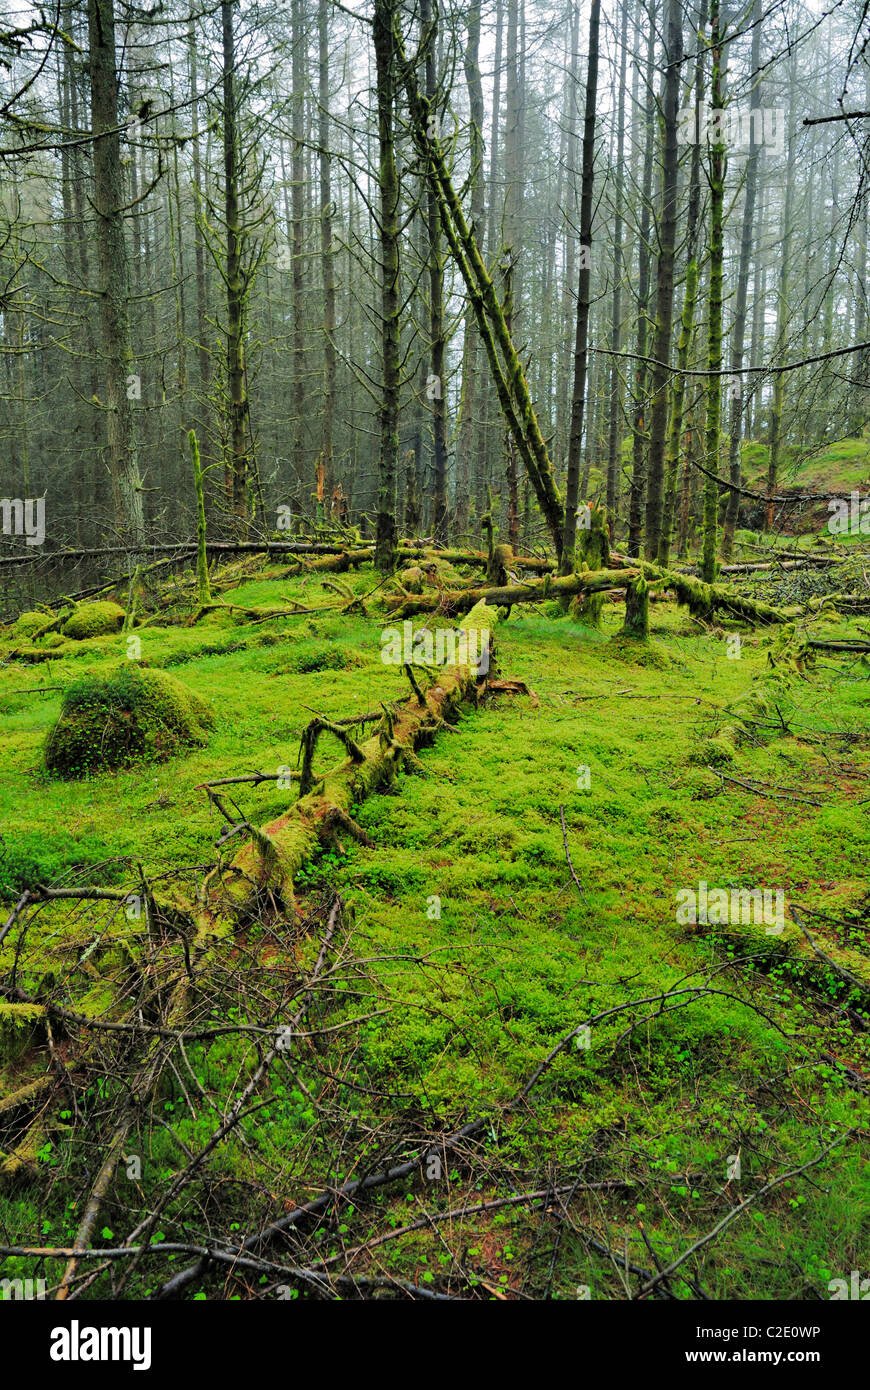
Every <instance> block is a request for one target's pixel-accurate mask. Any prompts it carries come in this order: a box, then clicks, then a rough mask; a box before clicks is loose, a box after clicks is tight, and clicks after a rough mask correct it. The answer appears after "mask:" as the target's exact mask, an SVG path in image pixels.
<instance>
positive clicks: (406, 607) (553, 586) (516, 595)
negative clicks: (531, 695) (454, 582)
mask: <svg viewBox="0 0 870 1390" xmlns="http://www.w3.org/2000/svg"><path fill="white" fill-rule="evenodd" d="M639 574H640V570H639V569H618V570H610V569H607V570H587V571H585V572H584V573H583V574H568V575H565V576H564V577H561V578H555V577H551V576H550V575H545V576H544V577H543V579H540V580H530V581H529V582H528V583H525V584H507V585H498V586H496V587H495V588H475V589H452V590H451V589H445V590H444V591H443V592H442V593H440V594H433V595H431V596H429V595H426V594H421V595H420V596H419V597H417V596H416V595H415V596H414V597H413V598H400V599H399V601H398V604H397V606H396V607H395V608H391V609H390V613H391V616H394V617H398V618H411V617H413V616H414V614H415V613H434V612H440V613H444V614H445V615H446V616H448V617H452V616H453V615H454V614H456V613H465V612H468V611H469V610H470V609H472V608H474V607H475V605H476V604H478V603H485V604H487V605H488V606H491V607H493V608H511V607H513V605H514V604H515V603H540V602H542V601H543V600H544V599H548V598H571V597H573V596H574V595H575V594H594V593H602V592H604V591H605V590H608V589H625V588H626V587H627V586H628V585H629V584H630V583H631V581H632V580H634V579H637V578H638V576H639ZM388 602H389V600H388Z"/></svg>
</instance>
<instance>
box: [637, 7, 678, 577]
mask: <svg viewBox="0 0 870 1390" xmlns="http://www.w3.org/2000/svg"><path fill="white" fill-rule="evenodd" d="M682 61H683V31H682V27H681V23H680V0H668V23H667V40H666V43H665V72H664V79H663V83H662V114H663V119H664V131H663V135H664V139H663V158H662V206H661V216H660V218H659V253H658V261H657V266H656V320H655V333H654V335H653V351H652V355H653V358H654V362H653V366H652V368H651V370H650V391H651V394H652V414H651V418H650V439H649V467H648V471H647V499H646V522H645V531H646V538H645V543H646V554H647V558H648V559H650V560H652V559H655V557H656V555H657V554H658V549H659V541H660V538H661V530H662V507H663V501H664V485H665V434H666V431H667V424H668V376H669V371H668V364H669V362H670V355H671V323H672V321H673V309H674V249H675V245H676V235H677V181H678V157H679V152H678V148H677V111H678V107H679V104H680V71H681V65H682Z"/></svg>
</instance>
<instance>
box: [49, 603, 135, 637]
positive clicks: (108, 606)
mask: <svg viewBox="0 0 870 1390" xmlns="http://www.w3.org/2000/svg"><path fill="white" fill-rule="evenodd" d="M123 625H124V610H123V608H121V606H120V604H117V603H110V602H109V601H108V600H105V599H101V600H99V601H96V602H94V603H80V604H79V606H78V608H77V609H76V610H75V612H74V613H73V614H72V616H71V617H70V618H68V619H67V621H66V622H65V624H64V628H63V633H64V636H65V637H72V638H73V640H74V641H76V642H83V641H84V640H85V639H86V638H87V637H105V636H106V634H107V633H109V632H120V630H121V628H122V627H123Z"/></svg>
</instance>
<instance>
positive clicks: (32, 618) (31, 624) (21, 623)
mask: <svg viewBox="0 0 870 1390" xmlns="http://www.w3.org/2000/svg"><path fill="white" fill-rule="evenodd" d="M53 616H54V615H53V614H52V613H36V612H27V613H22V614H21V616H20V617H19V618H16V620H15V622H14V623H13V624H12V631H13V632H14V633H15V636H16V637H32V636H33V635H34V633H37V632H39V631H40V629H41V628H44V627H47V626H48V624H49V623H50V622H51V620H52V618H53Z"/></svg>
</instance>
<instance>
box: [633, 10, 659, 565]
mask: <svg viewBox="0 0 870 1390" xmlns="http://www.w3.org/2000/svg"><path fill="white" fill-rule="evenodd" d="M641 14H645V15H646V18H647V25H648V28H647V51H646V81H645V83H644V101H643V103H642V105H643V106H644V109H645V110H646V119H645V123H644V141H645V143H644V157H643V183H642V187H641V211H640V238H639V245H638V252H637V258H638V270H637V362H636V365H635V372H634V403H633V419H632V468H631V492H630V495H629V504H628V553H629V555H638V554H639V553H640V545H641V539H642V536H643V506H644V498H645V496H646V431H645V425H646V390H647V364H646V361H645V358H646V356H647V337H648V325H649V262H650V255H649V229H650V207H651V198H652V174H653V151H654V148H655V120H654V104H653V70H654V64H655V29H656V26H655V22H654V20H655V0H649V7H648V8H647V7H646V6H645V5H644V3H643V0H638V19H639V18H640V16H641ZM638 28H640V26H639V25H638Z"/></svg>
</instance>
